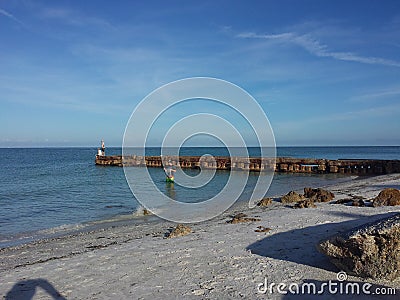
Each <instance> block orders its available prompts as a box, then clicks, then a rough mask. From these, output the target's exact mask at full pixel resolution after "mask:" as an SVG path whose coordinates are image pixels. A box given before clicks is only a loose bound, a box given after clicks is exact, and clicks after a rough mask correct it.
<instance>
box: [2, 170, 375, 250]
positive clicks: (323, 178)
mask: <svg viewBox="0 0 400 300" xmlns="http://www.w3.org/2000/svg"><path fill="white" fill-rule="evenodd" d="M217 172H226V171H217ZM279 176H288V177H289V178H292V179H296V178H298V179H299V180H304V179H306V180H307V181H308V179H311V178H313V179H315V180H312V183H304V184H305V185H310V186H311V185H315V184H317V185H318V186H320V187H329V186H332V185H335V184H338V183H341V182H347V181H352V180H355V179H357V178H366V177H365V176H361V177H360V176H348V175H341V174H275V176H274V177H276V180H277V182H279V181H280V179H279ZM297 176H298V177H297ZM371 176H372V177H374V176H373V175H371ZM274 180H275V179H274ZM296 180H297V179H296ZM305 185H304V186H305ZM271 186H273V183H272V184H271ZM301 186H302V187H303V185H301ZM293 188H294V187H293V186H292V185H289V186H288V189H287V191H286V190H285V191H284V192H285V193H287V192H289V191H290V190H291V189H293ZM270 190H271V187H270ZM269 194H270V193H269V192H268V193H267V196H268V197H274V198H277V197H280V196H281V195H280V193H277V192H276V191H275V192H272V194H270V195H269ZM130 195H131V194H130ZM131 196H132V195H131ZM132 201H135V202H136V200H134V199H132ZM247 202H248V200H247V198H246V196H243V195H242V196H240V199H238V200H237V201H236V202H235V203H234V205H233V209H235V207H242V206H243V208H246V204H247ZM231 210H232V207H231V208H229V209H228V210H227V212H228V213H229V212H230V211H231ZM149 220H151V221H152V222H162V221H163V220H161V219H160V218H158V217H156V216H154V215H151V216H145V215H144V214H143V207H142V206H141V205H139V206H137V207H136V208H135V210H134V211H131V212H124V213H122V214H116V215H113V216H108V217H105V218H99V219H96V220H88V221H82V222H78V223H70V224H68V223H66V224H60V225H57V226H53V227H48V228H43V229H38V230H32V231H21V232H17V233H13V234H8V235H7V234H3V235H2V236H1V240H0V250H1V249H4V248H9V247H13V246H19V245H23V244H27V243H34V242H36V241H39V240H45V239H51V238H58V237H62V236H67V235H73V234H77V233H80V232H84V231H93V230H96V228H97V227H99V228H102V227H107V226H118V225H119V224H124V223H127V224H131V225H134V224H142V223H145V222H147V221H149Z"/></svg>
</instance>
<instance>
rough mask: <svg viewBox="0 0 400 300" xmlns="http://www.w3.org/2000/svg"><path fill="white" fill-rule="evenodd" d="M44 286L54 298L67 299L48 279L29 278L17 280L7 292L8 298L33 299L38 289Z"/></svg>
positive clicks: (7, 299) (9, 299) (6, 297)
mask: <svg viewBox="0 0 400 300" xmlns="http://www.w3.org/2000/svg"><path fill="white" fill-rule="evenodd" d="M38 287H40V288H42V289H43V290H44V291H45V292H46V293H47V294H48V295H50V296H51V297H52V298H53V299H58V300H63V299H64V300H66V299H65V298H64V297H63V296H62V295H61V294H60V293H59V292H58V291H57V290H56V289H55V287H54V286H53V285H52V284H51V283H50V282H48V281H47V280H46V279H42V278H38V279H29V280H22V281H19V282H17V283H16V284H15V285H14V286H13V287H12V289H11V290H10V291H9V292H8V293H7V295H6V296H5V298H4V299H6V300H11V299H12V300H31V299H33V297H34V296H35V293H36V289H37V288H38Z"/></svg>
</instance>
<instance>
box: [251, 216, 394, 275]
mask: <svg viewBox="0 0 400 300" xmlns="http://www.w3.org/2000/svg"><path fill="white" fill-rule="evenodd" d="M393 214H394V213H385V214H379V215H374V216H368V217H366V216H359V215H354V217H356V219H354V220H350V221H345V222H341V223H326V224H321V225H316V226H311V227H305V228H300V229H294V230H289V231H286V232H280V233H277V234H274V235H271V236H268V237H266V238H264V239H262V240H260V241H257V242H255V243H253V244H251V245H249V246H248V247H247V248H246V249H247V250H250V251H251V253H253V254H257V255H260V256H264V257H270V258H275V259H279V260H286V261H290V262H295V263H298V264H302V265H308V266H312V267H316V268H320V269H325V270H327V271H332V272H337V271H338V270H337V268H336V267H335V266H334V265H333V264H332V263H331V262H330V261H329V258H328V257H327V256H326V255H324V254H322V253H320V252H319V251H318V250H317V248H316V245H317V243H318V242H319V241H321V240H324V239H328V238H329V237H331V236H333V235H335V234H340V233H344V232H346V231H349V230H350V229H353V228H355V227H358V226H361V225H363V224H366V223H370V222H372V221H376V220H379V219H382V218H387V217H389V216H391V215H393Z"/></svg>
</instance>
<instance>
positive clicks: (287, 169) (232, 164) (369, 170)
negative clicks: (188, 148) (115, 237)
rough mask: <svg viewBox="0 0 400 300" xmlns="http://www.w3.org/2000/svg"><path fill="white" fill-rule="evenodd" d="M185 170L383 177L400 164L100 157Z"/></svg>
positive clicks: (104, 161) (109, 162) (102, 161)
mask: <svg viewBox="0 0 400 300" xmlns="http://www.w3.org/2000/svg"><path fill="white" fill-rule="evenodd" d="M169 162H170V163H172V165H173V166H180V167H181V168H204V169H217V170H244V171H254V172H263V171H271V170H274V171H275V172H282V173H320V174H326V173H340V174H349V175H351V174H354V175H382V174H390V173H400V160H366V159H338V160H328V159H311V158H289V157H278V158H276V159H272V158H260V157H258V158H257V157H251V158H244V157H225V156H217V157H212V156H202V157H200V156H179V157H178V156H162V157H161V156H137V155H132V156H121V155H113V156H103V155H96V159H95V163H96V165H100V166H120V167H121V166H129V167H145V166H146V167H159V168H161V167H163V166H165V165H167V163H169Z"/></svg>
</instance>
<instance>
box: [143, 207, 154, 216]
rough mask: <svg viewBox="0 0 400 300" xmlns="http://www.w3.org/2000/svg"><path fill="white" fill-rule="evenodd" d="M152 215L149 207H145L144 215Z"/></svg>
mask: <svg viewBox="0 0 400 300" xmlns="http://www.w3.org/2000/svg"><path fill="white" fill-rule="evenodd" d="M150 215H152V213H151V211H149V210H148V209H145V208H144V209H143V216H150Z"/></svg>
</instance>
